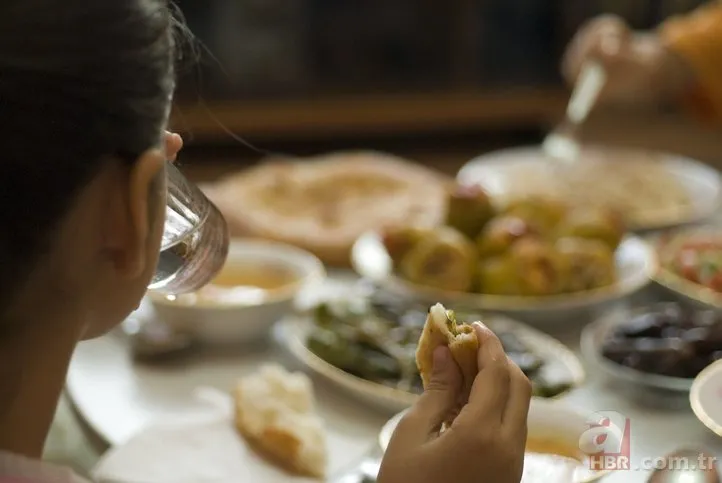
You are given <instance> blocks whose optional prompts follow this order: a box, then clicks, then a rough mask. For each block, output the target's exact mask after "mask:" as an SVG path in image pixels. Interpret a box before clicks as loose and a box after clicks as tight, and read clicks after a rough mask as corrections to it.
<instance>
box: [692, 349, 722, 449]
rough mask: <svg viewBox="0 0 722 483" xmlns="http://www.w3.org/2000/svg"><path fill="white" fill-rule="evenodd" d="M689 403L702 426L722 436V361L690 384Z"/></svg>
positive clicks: (704, 371)
mask: <svg viewBox="0 0 722 483" xmlns="http://www.w3.org/2000/svg"><path fill="white" fill-rule="evenodd" d="M689 402H690V404H691V406H692V411H694V414H695V415H696V416H697V418H698V419H699V420H700V421H701V422H702V424H704V425H705V426H707V427H708V428H709V429H711V430H712V431H713V432H714V433H715V434H716V435H717V436H722V361H717V362H715V363H714V364H712V365H710V366H708V367H707V368H706V369H705V370H703V371H702V372H700V373H699V375H698V376H697V377H696V378H695V380H694V382H693V383H692V389H691V390H690V392H689Z"/></svg>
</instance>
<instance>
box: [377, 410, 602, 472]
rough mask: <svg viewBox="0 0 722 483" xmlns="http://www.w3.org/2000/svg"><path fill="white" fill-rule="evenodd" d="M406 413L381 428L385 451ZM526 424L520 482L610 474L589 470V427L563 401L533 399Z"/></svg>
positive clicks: (381, 443) (583, 415)
mask: <svg viewBox="0 0 722 483" xmlns="http://www.w3.org/2000/svg"><path fill="white" fill-rule="evenodd" d="M403 415H404V413H401V414H397V415H396V416H394V417H393V418H392V419H391V420H389V422H387V423H386V425H385V426H384V427H383V429H382V430H381V433H380V435H379V444H380V445H381V448H382V449H383V450H384V451H385V450H386V448H387V447H388V444H389V441H390V440H391V436H392V435H393V433H394V430H395V429H396V425H397V424H398V422H399V420H400V419H401V418H402V417H403ZM527 425H528V430H529V431H528V436H527V443H526V453H525V455H524V475H523V477H522V480H521V483H550V482H554V483H592V482H595V481H598V480H599V479H601V478H602V477H603V476H605V475H606V474H607V473H608V472H607V471H597V470H592V469H590V464H589V457H588V456H587V455H586V454H584V452H583V451H582V450H581V449H580V448H579V442H580V438H581V437H582V435H583V434H584V432H585V431H587V430H588V429H589V424H588V420H587V417H586V415H585V414H584V413H582V412H580V411H578V410H576V409H573V408H571V407H569V406H567V405H565V404H564V403H563V402H561V401H554V400H552V401H550V400H545V399H537V398H534V399H532V401H531V406H530V407H529V416H528V419H527Z"/></svg>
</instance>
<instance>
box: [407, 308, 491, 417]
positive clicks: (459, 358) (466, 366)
mask: <svg viewBox="0 0 722 483" xmlns="http://www.w3.org/2000/svg"><path fill="white" fill-rule="evenodd" d="M439 346H448V347H449V350H450V351H451V356H452V357H453V359H454V361H456V364H457V365H458V366H459V369H461V374H462V378H463V392H462V395H461V398H462V401H463V402H465V401H467V400H468V398H469V394H470V392H471V385H472V384H473V383H474V378H475V377H476V374H477V372H479V368H478V363H477V352H478V351H479V340H478V339H477V337H476V332H474V328H473V327H472V326H471V325H469V324H464V323H458V322H457V320H456V315H455V314H454V312H453V311H452V310H446V308H444V306H443V305H441V304H436V305H433V306H432V307H431V308H430V309H429V314H428V315H427V316H426V323H425V324H424V329H423V331H422V332H421V337H420V338H419V345H418V348H417V349H416V366H417V367H418V369H419V374H420V375H421V381H422V382H423V385H424V389H426V388H427V387H428V386H429V382H430V381H431V374H432V371H433V368H434V351H435V350H436V348H437V347H439ZM450 422H451V421H447V424H448V423H450Z"/></svg>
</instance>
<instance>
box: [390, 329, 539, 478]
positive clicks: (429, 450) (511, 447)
mask: <svg viewBox="0 0 722 483" xmlns="http://www.w3.org/2000/svg"><path fill="white" fill-rule="evenodd" d="M474 330H475V331H476V336H477V337H478V339H479V352H478V355H477V361H478V367H479V373H478V374H477V376H476V378H475V379H474V384H473V386H472V389H471V394H470V396H469V401H468V403H466V401H462V403H466V404H465V405H464V406H463V407H462V408H461V411H460V412H459V414H458V416H457V417H456V419H454V422H453V423H452V424H451V426H450V427H449V428H448V429H446V430H445V431H444V432H443V433H439V431H440V429H441V425H442V423H443V421H445V420H447V419H448V418H449V416H451V415H452V414H454V413H455V412H456V411H457V410H458V407H459V392H460V391H461V380H462V378H461V373H460V370H459V368H458V366H457V365H456V363H455V362H454V359H453V358H452V356H451V352H450V351H449V349H448V348H447V347H439V348H437V350H436V351H435V352H434V372H433V375H432V379H431V383H430V384H429V386H428V387H427V388H426V390H425V391H424V393H423V394H422V395H421V397H420V398H419V400H418V401H417V402H416V404H414V405H413V406H412V407H411V409H410V410H409V412H408V413H407V414H406V415H405V416H404V418H403V419H402V420H401V421H400V422H399V425H398V427H397V428H396V431H395V432H394V435H393V437H392V438H391V442H390V443H389V447H388V448H387V450H386V454H385V455H384V459H383V461H382V463H381V470H380V472H379V476H378V480H377V481H378V482H379V483H406V482H414V483H438V482H442V481H453V482H455V483H478V482H480V481H483V482H493V483H518V482H519V481H520V480H521V477H522V472H523V468H524V450H525V446H526V435H527V415H528V412H529V404H530V400H531V385H530V383H529V380H528V379H527V378H526V376H525V375H524V373H523V372H522V371H521V369H519V367H517V365H516V364H514V363H513V362H511V361H510V360H509V359H508V357H507V356H506V354H505V353H504V349H503V347H502V345H501V342H499V339H498V338H497V337H496V336H495V335H494V334H493V333H492V332H491V331H489V329H487V328H483V327H481V326H480V325H476V324H475V325H474Z"/></svg>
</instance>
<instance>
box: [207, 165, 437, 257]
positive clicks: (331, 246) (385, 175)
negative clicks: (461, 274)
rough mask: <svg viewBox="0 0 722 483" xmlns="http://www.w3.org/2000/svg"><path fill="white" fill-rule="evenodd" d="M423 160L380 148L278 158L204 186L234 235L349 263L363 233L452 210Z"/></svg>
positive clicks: (432, 221) (428, 220)
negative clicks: (404, 156) (356, 241)
mask: <svg viewBox="0 0 722 483" xmlns="http://www.w3.org/2000/svg"><path fill="white" fill-rule="evenodd" d="M447 182H448V180H447V179H445V178H444V177H443V176H442V175H440V174H438V173H436V172H434V171H431V170H429V169H427V168H425V167H423V166H419V165H416V164H414V163H411V162H409V161H405V160H403V159H400V158H397V157H394V156H391V155H387V154H383V153H377V152H368V151H361V152H345V153H334V154H329V155H325V156H319V157H314V158H306V159H292V160H291V159H272V160H269V161H267V162H265V163H263V164H261V165H259V166H257V167H255V168H251V169H249V170H246V171H244V172H241V173H238V174H235V175H231V176H229V177H227V178H225V179H223V180H221V181H220V182H218V183H217V184H215V185H213V186H211V187H209V188H208V189H207V190H206V194H207V195H208V197H209V198H210V199H211V200H212V201H213V202H214V203H216V205H217V206H218V208H219V209H220V210H221V212H222V213H223V215H224V216H225V217H226V220H227V222H228V225H229V228H230V230H231V234H232V235H233V236H253V237H259V238H265V239H270V240H276V241H280V242H285V243H289V244H292V245H295V246H298V247H301V248H304V249H306V250H308V251H310V252H312V253H314V254H315V255H316V256H318V257H319V258H320V259H321V260H323V261H324V262H326V263H327V264H329V265H336V266H348V265H349V254H350V250H351V246H352V245H353V243H354V241H355V240H356V239H357V238H358V237H359V236H360V235H361V234H363V233H364V232H366V231H369V230H377V229H381V228H383V227H385V226H390V225H391V226H392V225H398V224H418V225H420V226H433V225H437V224H440V223H442V222H443V220H444V217H445V214H446V183H447Z"/></svg>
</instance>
